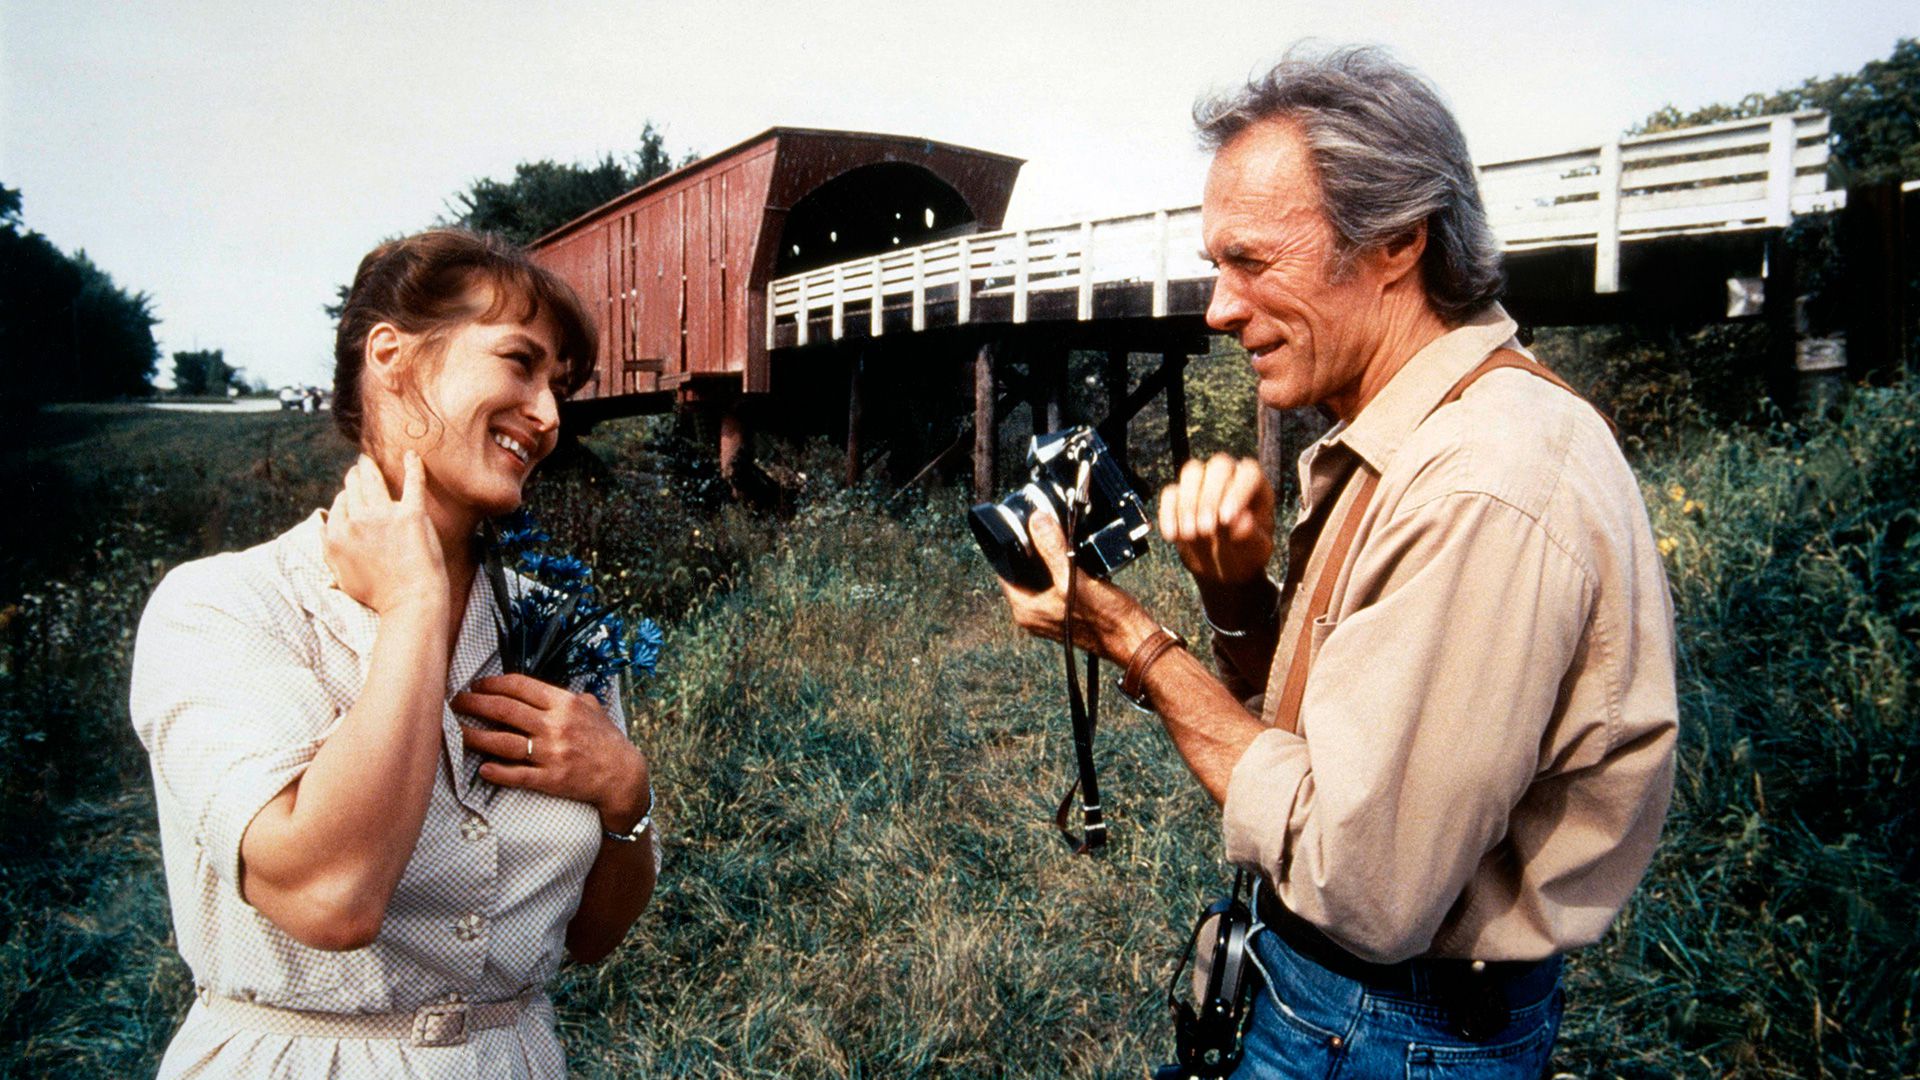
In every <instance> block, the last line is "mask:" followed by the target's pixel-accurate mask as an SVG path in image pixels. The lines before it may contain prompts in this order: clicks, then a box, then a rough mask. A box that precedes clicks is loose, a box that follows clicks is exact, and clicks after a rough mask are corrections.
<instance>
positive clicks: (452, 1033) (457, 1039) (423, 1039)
mask: <svg viewBox="0 0 1920 1080" xmlns="http://www.w3.org/2000/svg"><path fill="white" fill-rule="evenodd" d="M466 1041H467V1003H466V1002H464V1001H449V1002H444V1003H442V1004H439V1005H422V1006H420V1007H419V1008H418V1009H415V1010H414V1013H413V1045H415V1046H459V1045H461V1044H463V1043H465V1042H466Z"/></svg>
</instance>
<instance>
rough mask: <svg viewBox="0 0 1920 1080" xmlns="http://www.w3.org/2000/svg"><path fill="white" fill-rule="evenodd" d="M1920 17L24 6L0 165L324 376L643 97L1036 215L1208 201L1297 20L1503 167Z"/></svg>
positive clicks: (1093, 7) (46, 200)
mask: <svg viewBox="0 0 1920 1080" xmlns="http://www.w3.org/2000/svg"><path fill="white" fill-rule="evenodd" d="M1196 12H1203V14H1196ZM1916 35H1920V0H1878V2H1867V0H1824V2H1817V3H1778V2H1772V0H1739V2H1718V0H1716V2H1712V3H1678V2H1654V0H1632V2H1619V3H1606V2H1601V3H1593V2H1578V3H1560V2H1556V0H1535V2H1532V3H1516V2H1508V0H1495V2H1481V3H1465V2H1459V0H1430V2H1425V3H1416V2H1413V0H1342V2H1337V3H1336V2H1327V0H1323V2H1320V3H1312V4H1307V3H1296V2H1292V0H1264V2H1260V0H1216V2H1213V3H1205V4H1191V3H1188V4H1171V3H1144V2H1130V0H1105V2H1084V3H1079V2H1075V3H1068V2H1057V3H1056V2H1048V0H1022V2H1002V0H962V2H954V0H942V2H939V3H921V2H918V0H891V2H851V0H847V2H841V0H808V2H805V3H747V2H726V3H717V2H716V3H680V4H670V3H655V2H631V3H578V4H552V5H546V4H529V3H525V2H491V3H473V4H465V5H454V4H441V3H428V2H412V3H375V2H344V3H326V4H316V3H294V2H274V0H247V2H236V3H192V2H178V0H176V2H173V3H126V2H119V3H107V2H96V0H61V2H58V3H55V2H52V0H32V2H24V0H0V181H4V182H5V183H6V184H7V186H9V187H15V188H20V189H22V190H23V191H24V193H25V218H26V222H27V225H28V226H29V227H30V228H33V229H36V230H38V231H40V232H42V233H45V234H46V235H47V236H48V237H49V238H50V239H52V240H53V242H54V243H56V244H58V245H60V246H61V247H62V248H63V249H66V250H69V251H71V250H73V249H75V248H84V249H85V250H86V251H87V253H88V254H89V255H90V256H91V257H92V258H93V259H94V261H95V262H97V263H99V264H100V265H101V266H103V267H105V268H106V269H107V270H108V271H109V272H111V273H112V274H113V275H114V277H115V279H116V280H117V281H118V282H119V283H120V284H121V285H122V286H124V287H127V288H129V289H138V290H145V291H147V292H148V293H150V294H152V295H153V297H154V300H155V303H154V306H155V309H156V310H157V312H158V313H159V315H160V317H161V318H162V319H163V320H164V321H163V322H162V323H161V325H160V326H159V327H158V328H157V334H158V336H159V337H160V339H161V345H162V348H163V350H164V351H165V352H169V353H170V352H171V351H172V350H174V349H187V348H223V349H225V350H226V355H227V360H228V362H229V363H232V364H235V365H238V366H240V367H243V368H245V369H246V371H247V372H248V373H249V374H252V375H256V376H259V377H261V378H264V379H265V380H267V381H268V382H269V383H271V384H274V385H279V384H282V383H286V382H295V381H298V382H312V383H319V384H326V383H328V382H330V381H331V360H330V353H331V349H332V327H331V326H330V325H329V323H328V321H327V320H326V318H325V317H324V316H323V315H322V314H321V311H320V306H321V305H322V304H323V303H326V302H329V301H330V300H331V299H332V298H333V289H334V286H335V285H336V284H338V283H340V282H343V281H345V280H346V279H347V278H348V277H349V276H351V274H352V272H353V268H354V266H355V264H356V263H357V262H358V260H359V257H360V256H361V254H363V253H364V252H365V251H366V249H368V248H369V247H371V246H372V245H373V244H375V243H377V242H378V241H380V240H381V239H382V238H384V237H386V236H389V235H393V234H398V233H404V232H411V231H414V230H417V229H420V228H423V227H426V226H427V225H429V224H431V223H432V222H433V220H434V218H435V217H436V215H439V214H441V213H442V212H443V211H444V209H445V206H446V203H447V200H448V199H449V198H450V197H451V196H452V195H453V194H454V193H455V192H457V191H460V190H462V189H464V188H465V187H466V186H467V185H468V184H470V183H471V182H472V181H473V180H474V179H476V178H479V177H482V176H494V177H501V178H505V177H507V176H509V175H510V174H511V172H512V169H513V166H514V164H515V163H516V162H520V161H525V160H532V159H539V158H553V159H556V160H560V161H574V160H586V159H597V158H599V157H600V156H601V155H603V154H606V153H609V152H611V153H614V154H616V155H625V154H626V153H627V152H629V151H630V150H632V149H633V148H634V147H635V145H636V144H637V142H638V137H639V133H640V129H641V125H642V124H643V123H644V122H645V121H646V120H648V119H652V120H653V121H654V122H655V123H656V124H657V125H659V126H661V127H662V128H663V129H664V130H665V132H666V137H667V143H668V147H669V149H670V150H671V151H672V152H673V153H674V155H675V156H676V157H679V156H682V155H684V154H685V153H687V152H688V151H698V152H701V153H711V152H713V151H716V150H720V149H723V148H725V147H727V146H730V145H732V144H734V143H736V142H739V141H741V140H742V139H746V138H749V137H751V136H753V135H755V134H758V133H759V132H761V131H763V130H765V129H767V128H769V127H773V126H776V125H785V126H801V127H824V128H845V129H850V130H863V131H880V132H888V133H893V134H903V135H915V136H923V137H926V138H930V139H937V140H941V141H945V142H954V143H960V144H962V145H966V146H973V147H977V148H980V149H984V150H992V151H996V152H999V153H1005V154H1012V155H1015V156H1018V157H1023V158H1026V159H1027V162H1028V164H1027V166H1026V168H1025V169H1024V170H1023V172H1022V174H1021V178H1020V181H1019V184H1018V185H1017V186H1016V188H1015V191H1014V198H1013V204H1012V207H1011V208H1010V210H1009V215H1008V223H1009V224H1014V225H1042V224H1049V223H1053V222H1064V221H1068V220H1072V219H1074V218H1076V217H1078V216H1081V215H1085V214H1106V213H1118V212H1124V211H1133V210H1148V209H1153V208H1156V207H1174V206H1184V205H1190V204H1192V203H1195V202H1198V201H1199V195H1200V182H1201V177H1202V176H1203V174H1204V171H1205V166H1206V161H1205V158H1204V156H1203V155H1202V154H1201V152H1200V151H1199V150H1197V149H1196V148H1195V145H1194V142H1193V136H1192V132H1191V122H1190V120H1189V110H1190V108H1191V106H1192V103H1193V100H1194V98H1195V96H1196V95H1197V94H1199V93H1201V92H1204V91H1206V90H1208V89H1215V88H1223V87H1227V86H1229V85H1232V84H1235V83H1237V82H1239V81H1241V80H1243V79H1245V78H1246V77H1247V76H1248V75H1249V74H1251V73H1254V72H1256V71H1258V70H1262V69H1263V68H1264V66H1265V64H1267V63H1270V62H1271V61H1272V60H1274V59H1277V58H1278V57H1279V55H1280V54H1281V53H1283V52H1284V51H1285V49H1286V47H1287V46H1288V45H1289V44H1290V43H1292V42H1293V41H1295V40H1297V39H1299V38H1303V37H1312V38H1315V39H1318V40H1319V41H1321V42H1323V43H1328V44H1344V43H1351V42H1365V43H1375V44H1382V45H1386V46H1388V47H1389V48H1391V49H1393V50H1394V51H1395V52H1396V53H1397V54H1398V55H1399V56H1400V57H1401V58H1402V59H1404V60H1406V61H1408V62H1409V63H1411V64H1413V65H1414V66H1415V67H1417V68H1419V69H1421V70H1422V71H1424V72H1425V73H1426V74H1427V75H1428V76H1429V77H1430V78H1432V79H1433V80H1434V81H1435V82H1436V83H1437V84H1438V85H1439V86H1440V87H1441V89H1442V90H1443V91H1444V92H1445V93H1446V95H1447V96H1448V98H1449V100H1450V101H1451V102H1452V104H1453V106H1454V108H1455V110H1456V112H1457V113H1458V114H1459V116H1460V120H1461V124H1462V126H1463V127H1464V128H1465V129H1466V133H1467V137H1468V141H1469V143H1470V145H1471V147H1472V149H1473V152H1474V156H1475V157H1476V159H1478V160H1480V161H1481V162H1489V161H1496V160H1500V159H1502V158H1509V157H1517V156H1526V155H1531V154H1535V153H1544V152H1548V151H1553V150H1558V149H1567V148H1572V147H1575V146H1578V145H1582V144H1588V145H1591V144H1592V143H1595V142H1598V141H1599V140H1601V139H1602V138H1606V137H1610V136H1611V135H1613V134H1617V133H1618V132H1619V131H1620V130H1621V129H1623V128H1625V127H1626V126H1628V125H1630V124H1632V123H1634V122H1635V121H1637V120H1639V119H1641V118H1642V117H1644V116H1645V115H1646V114H1647V113H1649V112H1651V111H1653V110H1654V109H1657V108H1659V107H1660V106H1662V105H1665V104H1668V103H1673V104H1676V105H1679V106H1681V107H1683V108H1689V107H1693V106H1697V105H1703V104H1706V103H1709V102H1714V101H1731V100H1735V99H1738V98H1739V97H1740V96H1742V95H1744V94H1746V93H1748V92H1751V91H1755V90H1761V91H1769V90H1774V89H1778V88H1780V87H1782V86H1787V85H1791V84H1795V83H1798V82H1800V81H1801V80H1802V79H1805V78H1807V77H1809V76H1815V75H1830V74H1834V73H1836V72H1842V71H1854V70H1857V69H1858V68H1859V67H1860V65H1861V64H1863V63H1864V62H1866V61H1867V60H1870V59H1875V58H1881V57H1885V56H1886V55H1888V54H1889V53H1890V52H1891V51H1892V48H1893V45H1894V42H1895V41H1896V40H1897V39H1898V38H1900V37H1903V36H1916ZM169 369H170V360H169V359H167V358H166V357H165V355H164V353H163V358H162V360H161V371H162V375H163V376H164V375H165V374H166V373H167V371H168V370H169Z"/></svg>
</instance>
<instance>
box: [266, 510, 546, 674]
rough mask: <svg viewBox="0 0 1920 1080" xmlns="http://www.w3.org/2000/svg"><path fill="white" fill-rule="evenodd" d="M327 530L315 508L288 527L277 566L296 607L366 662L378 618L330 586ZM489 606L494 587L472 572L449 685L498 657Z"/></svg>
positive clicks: (331, 581)
mask: <svg viewBox="0 0 1920 1080" xmlns="http://www.w3.org/2000/svg"><path fill="white" fill-rule="evenodd" d="M326 528H327V525H326V518H325V516H324V515H323V513H322V512H321V511H319V510H315V511H314V512H313V513H312V514H311V515H310V516H309V517H307V519H306V520H304V521H302V522H301V523H300V524H298V525H295V526H294V527H293V528H291V529H289V530H287V532H286V533H285V534H284V535H283V536H282V538H281V539H282V541H283V543H281V544H280V545H279V548H280V550H279V557H280V570H281V573H282V574H283V575H284V576H285V578H286V580H287V582H288V584H289V585H290V587H291V589H292V593H293V598H294V600H295V602H296V603H298V604H299V605H300V608H301V610H303V611H305V612H306V613H307V614H308V615H310V616H312V617H313V619H314V621H315V622H317V623H319V624H320V625H321V626H323V627H325V628H326V630H327V632H328V633H329V634H332V635H333V637H334V639H335V640H337V641H339V642H340V644H342V645H344V646H346V648H347V650H348V651H349V652H351V653H353V655H354V656H355V657H357V658H359V659H360V660H362V661H365V660H366V659H367V658H368V656H369V655H370V654H371V653H372V651H373V640H374V637H375V636H376V635H377V634H379V632H380V616H379V615H378V614H376V613H375V612H374V610H373V609H372V608H370V607H368V606H366V605H365V604H362V603H361V602H360V601H358V600H355V599H354V598H353V597H351V596H348V595H347V594H346V593H345V592H343V591H342V590H341V589H340V587H339V586H337V585H335V584H334V582H333V568H332V567H330V566H328V565H327V556H326ZM509 572H511V571H509ZM493 607H494V601H493V586H492V584H491V583H490V582H489V581H488V580H487V575H486V574H485V573H476V574H474V575H473V585H472V587H471V588H470V589H469V590H468V592H467V610H466V614H465V617H464V618H463V619H462V620H461V624H460V637H459V640H458V641H457V642H456V646H457V647H456V648H455V650H454V655H453V658H452V662H451V663H450V664H449V665H448V672H447V675H448V684H449V685H450V686H455V687H459V686H465V685H466V684H467V683H469V682H471V681H472V680H473V678H474V677H475V676H476V675H477V674H479V673H480V672H481V671H482V670H484V669H485V668H486V667H487V665H488V664H489V663H491V662H492V661H493V660H494V659H495V658H496V657H497V656H498V650H499V640H498V636H497V635H496V634H495V633H494V623H493Z"/></svg>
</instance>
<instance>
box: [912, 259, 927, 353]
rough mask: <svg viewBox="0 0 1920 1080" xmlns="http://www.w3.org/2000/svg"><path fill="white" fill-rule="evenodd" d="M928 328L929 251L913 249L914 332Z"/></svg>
mask: <svg viewBox="0 0 1920 1080" xmlns="http://www.w3.org/2000/svg"><path fill="white" fill-rule="evenodd" d="M926 328H927V249H926V248H914V249H913V331H914V333H916V334H917V333H919V332H920V331H922V330H925V329H926Z"/></svg>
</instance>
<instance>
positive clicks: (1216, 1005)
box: [1152, 877, 1260, 1080]
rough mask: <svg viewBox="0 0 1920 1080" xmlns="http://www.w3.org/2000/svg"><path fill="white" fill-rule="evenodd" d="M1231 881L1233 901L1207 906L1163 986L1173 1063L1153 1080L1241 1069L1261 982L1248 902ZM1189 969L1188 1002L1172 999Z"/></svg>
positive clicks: (1206, 1078)
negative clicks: (1169, 1014) (1243, 1043)
mask: <svg viewBox="0 0 1920 1080" xmlns="http://www.w3.org/2000/svg"><path fill="white" fill-rule="evenodd" d="M1240 885H1241V883H1240V880H1239V879H1238V877H1236V880H1235V882H1234V890H1233V895H1231V896H1223V897H1221V898H1219V899H1218V900H1215V901H1214V902H1213V903H1211V904H1208V905H1207V907H1206V909H1205V910H1204V911H1202V912H1201V913H1200V921H1199V922H1198V923H1196V924H1195V925H1194V928H1193V936H1192V937H1191V938H1189V939H1188V940H1187V952H1186V956H1185V957H1184V958H1183V959H1182V960H1181V961H1180V963H1179V965H1178V966H1176V967H1175V968H1174V971H1173V980H1172V982H1171V983H1169V984H1168V986H1167V1005H1168V1007H1169V1008H1170V1009H1171V1010H1172V1012H1173V1032H1174V1056H1175V1057H1176V1058H1177V1060H1175V1061H1173V1062H1171V1063H1169V1064H1166V1065H1162V1066H1160V1067H1159V1068H1157V1069H1155V1070H1154V1071H1153V1074H1152V1075H1153V1080H1215V1078H1219V1077H1226V1076H1231V1075H1232V1074H1233V1071H1234V1070H1235V1069H1237V1068H1239V1066H1240V1040H1241V1037H1242V1036H1243V1035H1245V1034H1246V1030H1247V1024H1248V1021H1250V1020H1251V1019H1252V1017H1253V1005H1252V1002H1250V1001H1249V1000H1248V998H1249V996H1250V995H1251V994H1252V993H1253V992H1254V988H1255V986H1256V984H1257V983H1258V981H1259V979H1260V974H1259V972H1258V970H1257V965H1256V963H1255V961H1254V960H1253V957H1252V951H1253V940H1252V936H1253V912H1252V910H1251V909H1250V908H1249V906H1248V905H1249V904H1250V903H1251V900H1250V899H1249V900H1248V901H1246V902H1243V901H1242V900H1241V899H1240ZM1189 963H1191V964H1192V965H1193V1002H1192V1003H1191V1004H1189V1003H1188V1002H1186V1001H1182V1000H1180V999H1179V997H1178V996H1177V995H1176V994H1175V987H1177V986H1178V984H1179V982H1180V972H1181V970H1182V969H1183V968H1185V967H1186V966H1187V965H1188V964H1189Z"/></svg>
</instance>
